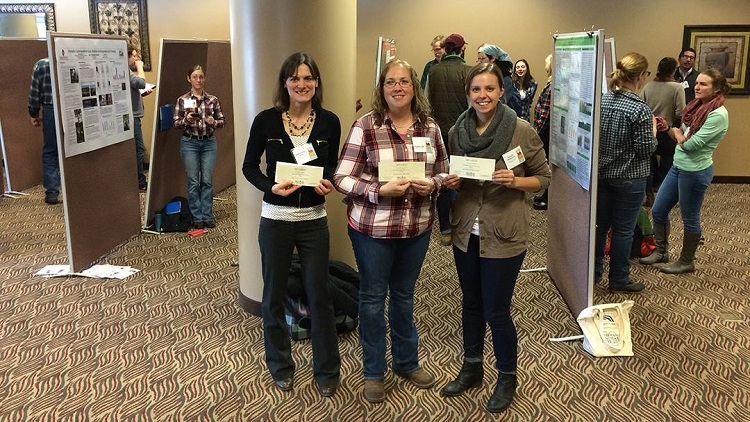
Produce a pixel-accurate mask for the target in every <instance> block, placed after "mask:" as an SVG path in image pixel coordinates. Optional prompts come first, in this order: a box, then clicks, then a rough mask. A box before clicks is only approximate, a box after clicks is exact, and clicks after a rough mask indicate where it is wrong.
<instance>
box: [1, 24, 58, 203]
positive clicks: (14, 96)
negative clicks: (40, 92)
mask: <svg viewBox="0 0 750 422" xmlns="http://www.w3.org/2000/svg"><path fill="white" fill-rule="evenodd" d="M0 51H2V52H3V59H2V60H0V75H3V95H0V147H1V148H2V158H3V164H4V168H3V170H4V172H5V188H4V189H3V192H11V191H16V192H17V191H22V190H25V189H28V188H30V187H32V186H35V185H38V184H40V183H42V146H43V145H44V136H43V135H42V127H41V126H32V124H31V119H30V116H29V111H28V104H29V87H30V86H31V73H32V71H33V70H34V64H36V62H37V61H38V60H40V59H43V58H45V57H47V40H44V39H41V40H40V39H36V38H34V39H23V38H2V37H0Z"/></svg>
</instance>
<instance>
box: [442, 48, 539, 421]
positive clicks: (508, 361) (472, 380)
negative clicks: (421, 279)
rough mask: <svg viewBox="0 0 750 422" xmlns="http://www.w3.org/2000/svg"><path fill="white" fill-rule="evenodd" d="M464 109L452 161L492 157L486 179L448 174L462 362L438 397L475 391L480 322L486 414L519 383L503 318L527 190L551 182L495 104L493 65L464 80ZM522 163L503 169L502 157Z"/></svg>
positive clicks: (522, 133) (499, 89)
mask: <svg viewBox="0 0 750 422" xmlns="http://www.w3.org/2000/svg"><path fill="white" fill-rule="evenodd" d="M466 95H467V97H468V98H469V105H470V108H469V109H468V110H467V111H466V112H464V113H463V114H462V115H461V116H460V117H459V118H458V120H457V121H456V124H455V126H453V128H452V129H451V131H450V134H449V139H450V148H451V151H454V154H455V155H465V156H469V157H474V158H485V159H492V160H494V161H495V171H494V172H493V173H492V180H486V181H484V180H473V179H466V180H462V179H461V178H459V177H458V176H457V175H455V174H451V175H449V176H447V177H446V179H445V186H446V187H448V188H450V189H458V198H457V199H456V201H455V202H454V203H453V208H452V209H451V226H452V227H451V228H452V230H453V256H454V258H455V261H456V271H457V272H458V280H459V283H460V285H461V292H462V294H463V301H462V310H461V320H462V327H463V350H464V362H463V366H462V367H461V372H459V374H458V376H457V377H456V378H455V379H454V380H453V381H451V382H450V383H449V384H448V385H446V386H445V387H444V388H443V389H442V391H441V392H440V393H441V395H443V396H450V397H453V396H459V395H461V394H463V393H464V392H465V391H466V390H467V389H470V388H474V387H479V386H480V385H482V379H483V377H484V370H483V366H482V364H483V360H484V337H485V329H486V328H485V327H486V325H487V324H489V326H490V330H491V331H492V345H493V349H494V352H495V358H496V361H497V362H496V365H497V371H498V378H497V384H496V386H495V390H494V392H493V393H492V395H491V396H490V398H489V400H488V401H487V410H489V411H490V412H493V413H495V412H502V411H503V410H505V409H506V408H508V406H510V404H511V402H512V401H513V397H514V396H515V391H516V386H517V383H518V378H517V366H518V333H517V331H516V326H515V324H514V322H513V317H512V315H511V312H510V305H511V301H512V299H513V291H514V289H515V285H516V279H517V278H518V273H519V271H520V270H521V265H522V264H523V260H524V258H525V257H526V248H527V246H526V244H527V241H528V235H529V222H530V216H529V209H528V206H527V205H526V192H538V191H540V190H542V189H545V188H546V187H547V186H548V185H549V182H550V176H551V175H550V170H549V166H548V165H547V157H546V156H545V154H544V150H543V148H542V142H541V140H540V139H539V136H537V134H536V131H534V129H532V127H531V125H530V124H529V123H528V122H527V121H524V120H521V119H518V118H516V115H515V113H514V112H513V111H512V110H511V109H510V108H509V107H507V106H506V105H503V104H501V103H500V98H501V97H502V95H503V75H502V74H501V73H500V69H499V68H498V67H497V66H494V65H491V64H482V63H480V64H478V65H476V66H474V67H473V68H472V69H471V70H470V71H469V73H468V74H467V75H466ZM508 152H514V153H515V155H516V156H522V157H524V158H525V160H524V161H523V162H522V163H519V164H517V165H515V166H513V167H511V168H508V167H507V165H506V162H505V160H504V158H503V154H506V153H508Z"/></svg>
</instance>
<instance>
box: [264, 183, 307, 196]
mask: <svg viewBox="0 0 750 422" xmlns="http://www.w3.org/2000/svg"><path fill="white" fill-rule="evenodd" d="M301 187H302V185H295V184H294V182H292V181H291V180H284V181H283V182H279V183H277V184H275V185H273V186H272V187H271V192H273V193H274V194H275V195H279V196H289V195H291V194H292V193H294V192H295V191H296V190H297V189H299V188H301Z"/></svg>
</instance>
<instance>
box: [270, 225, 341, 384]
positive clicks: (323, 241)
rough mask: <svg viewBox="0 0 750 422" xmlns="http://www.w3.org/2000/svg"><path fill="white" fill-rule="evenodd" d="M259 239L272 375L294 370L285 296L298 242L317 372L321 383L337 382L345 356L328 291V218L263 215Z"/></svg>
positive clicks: (288, 374)
mask: <svg viewBox="0 0 750 422" xmlns="http://www.w3.org/2000/svg"><path fill="white" fill-rule="evenodd" d="M258 243H259V244H260V253H261V264H262V267H263V305H262V311H263V343H264V346H265V350H266V364H267V365H268V370H269V371H270V372H271V376H272V377H273V379H274V380H283V379H286V378H291V377H292V376H293V375H294V369H295V365H294V361H293V360H292V351H291V344H290V339H289V333H288V331H287V325H286V319H285V317H284V304H283V302H284V297H285V296H286V288H287V283H288V281H289V268H290V267H291V265H292V253H293V252H294V248H295V246H296V247H297V253H298V254H299V257H300V261H301V264H302V274H303V277H302V284H303V286H304V289H305V295H306V296H307V302H308V305H309V306H310V313H311V317H312V318H311V319H312V321H311V339H312V352H313V376H314V377H315V380H316V381H317V382H318V383H320V384H323V385H325V384H330V383H332V382H338V380H339V371H340V366H341V359H340V357H339V345H338V335H337V334H336V323H335V321H334V318H333V305H332V303H331V297H330V294H329V292H328V250H329V233H328V219H327V218H325V217H324V218H319V219H316V220H311V221H296V222H289V221H280V220H270V219H267V218H261V219H260V228H259V231H258Z"/></svg>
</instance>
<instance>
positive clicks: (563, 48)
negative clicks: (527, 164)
mask: <svg viewBox="0 0 750 422" xmlns="http://www.w3.org/2000/svg"><path fill="white" fill-rule="evenodd" d="M601 42H602V34H601V33H600V31H592V32H580V33H575V34H564V35H559V36H558V37H557V38H556V40H555V53H554V54H555V57H554V63H555V76H554V85H553V89H554V92H553V95H552V110H551V112H552V114H551V128H550V161H551V162H552V163H553V164H555V165H557V166H558V167H560V168H561V169H564V171H565V172H566V173H568V174H569V175H570V177H572V178H573V179H574V180H575V181H576V182H577V183H578V184H579V185H581V186H582V187H583V188H584V189H586V190H588V189H589V188H590V183H591V167H592V162H593V159H592V158H593V157H592V142H594V139H595V138H594V136H595V134H596V132H598V130H597V129H598V128H595V127H594V108H595V107H596V102H595V101H597V99H598V98H599V95H600V93H598V92H597V89H598V88H599V85H598V84H597V68H598V65H599V64H601V63H602V59H601V58H600V57H599V56H600V54H601V53H600V52H601V48H602V47H601V45H600V43H601Z"/></svg>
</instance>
